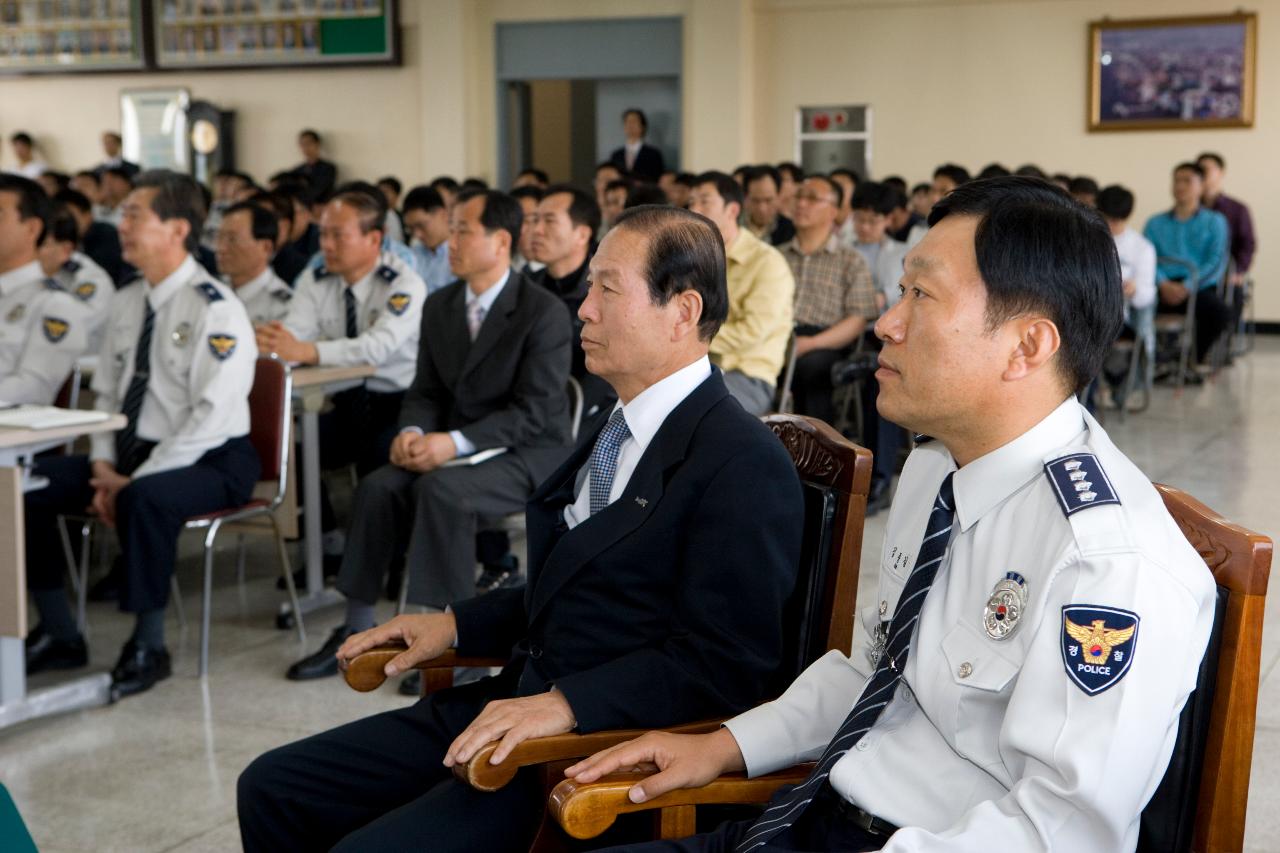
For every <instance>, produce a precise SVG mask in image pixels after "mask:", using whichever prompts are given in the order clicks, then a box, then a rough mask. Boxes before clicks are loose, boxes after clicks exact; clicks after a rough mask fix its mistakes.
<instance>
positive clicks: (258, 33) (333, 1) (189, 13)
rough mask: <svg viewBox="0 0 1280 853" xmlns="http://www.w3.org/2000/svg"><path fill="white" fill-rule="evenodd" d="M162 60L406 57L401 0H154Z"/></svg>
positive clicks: (308, 61) (294, 61) (394, 60)
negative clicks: (402, 44) (400, 28)
mask: <svg viewBox="0 0 1280 853" xmlns="http://www.w3.org/2000/svg"><path fill="white" fill-rule="evenodd" d="M151 4H152V10H151V12H152V26H153V31H154V39H155V64H156V67H157V68H161V69H172V68H253V67H263V66H272V65H287V66H290V67H294V66H298V65H350V64H364V65H368V64H387V65H394V64H398V63H399V61H400V56H399V53H400V52H399V45H398V40H397V38H396V34H397V31H398V28H397V21H396V18H397V9H396V3H395V2H394V0H151Z"/></svg>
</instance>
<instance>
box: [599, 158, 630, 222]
mask: <svg viewBox="0 0 1280 853" xmlns="http://www.w3.org/2000/svg"><path fill="white" fill-rule="evenodd" d="M622 177H624V174H623V171H622V169H620V168H618V167H617V166H615V165H613V163H611V162H610V161H608V160H606V161H604V162H603V163H601V164H600V165H598V166H596V176H595V181H594V182H593V184H592V186H593V188H594V189H595V191H596V204H598V205H600V210H601V211H603V210H604V192H605V190H606V189H607V188H608V186H609V184H611V183H613V182H614V181H617V180H619V179H621V178H622Z"/></svg>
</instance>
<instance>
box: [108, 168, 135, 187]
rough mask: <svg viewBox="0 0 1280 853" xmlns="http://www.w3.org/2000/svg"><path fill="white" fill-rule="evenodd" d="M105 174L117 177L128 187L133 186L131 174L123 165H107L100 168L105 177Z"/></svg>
mask: <svg viewBox="0 0 1280 853" xmlns="http://www.w3.org/2000/svg"><path fill="white" fill-rule="evenodd" d="M107 175H111V176H113V177H116V178H119V179H120V180H122V181H124V182H125V183H126V184H128V185H129V186H130V187H132V186H134V182H133V175H131V174H129V170H128V169H126V168H125V167H124V166H108V167H107V168H105V169H103V170H102V176H103V177H104V178H105V177H106V176H107Z"/></svg>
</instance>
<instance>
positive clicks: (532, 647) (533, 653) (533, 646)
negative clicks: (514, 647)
mask: <svg viewBox="0 0 1280 853" xmlns="http://www.w3.org/2000/svg"><path fill="white" fill-rule="evenodd" d="M529 657H531V658H533V659H534V660H537V659H538V658H540V657H542V646H540V645H538V644H537V643H530V644H529Z"/></svg>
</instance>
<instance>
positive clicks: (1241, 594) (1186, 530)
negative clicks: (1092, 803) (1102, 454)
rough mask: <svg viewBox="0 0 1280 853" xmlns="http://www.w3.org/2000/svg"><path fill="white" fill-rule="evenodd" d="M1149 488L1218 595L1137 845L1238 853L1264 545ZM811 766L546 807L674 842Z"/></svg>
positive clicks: (574, 819)
mask: <svg viewBox="0 0 1280 853" xmlns="http://www.w3.org/2000/svg"><path fill="white" fill-rule="evenodd" d="M1156 488H1157V489H1158V490H1159V492H1160V494H1161V496H1162V497H1163V498H1164V502H1165V506H1166V507H1167V508H1168V509H1169V513H1170V514H1171V515H1172V516H1173V518H1174V520H1175V521H1176V522H1177V523H1178V527H1180V528H1181V529H1182V532H1183V535H1185V536H1186V537H1187V540H1188V541H1189V542H1190V543H1191V544H1192V546H1194V547H1195V549H1196V550H1197V551H1198V552H1199V553H1200V555H1201V556H1202V557H1203V558H1204V561H1205V563H1206V564H1207V565H1208V566H1209V568H1210V569H1211V570H1212V571H1213V576H1214V579H1215V580H1216V581H1217V583H1218V589H1219V595H1218V609H1217V614H1216V615H1217V621H1216V623H1215V627H1214V632H1213V636H1212V637H1211V638H1210V642H1209V649H1208V650H1207V651H1206V654H1205V662H1204V664H1202V666H1201V669H1200V679H1199V682H1198V684H1197V687H1196V690H1195V692H1194V693H1193V694H1192V696H1191V697H1190V698H1188V700H1187V706H1186V708H1185V709H1184V711H1183V715H1182V719H1181V721H1180V725H1179V734H1178V742H1177V745H1176V746H1175V748H1174V761H1173V762H1171V764H1170V766H1169V769H1168V770H1167V771H1166V773H1165V777H1164V780H1163V781H1162V782H1161V784H1160V787H1159V788H1158V789H1157V791H1156V794H1155V796H1154V797H1153V798H1152V802H1151V803H1150V804H1148V806H1147V809H1146V810H1145V811H1144V812H1143V817H1142V829H1141V833H1140V836H1139V842H1138V847H1139V849H1140V850H1144V851H1185V850H1194V851H1196V853H1227V852H1228V851H1237V850H1240V849H1242V848H1243V846H1244V822H1245V811H1246V806H1247V803H1248V797H1249V770H1250V764H1251V762H1252V758H1253V735H1254V721H1255V714H1256V711H1257V704H1258V669H1259V663H1260V656H1261V649H1262V614H1263V606H1264V604H1265V603H1266V594H1267V577H1268V575H1269V574H1270V571H1271V550H1272V543H1271V540H1270V539H1269V538H1267V537H1266V536H1262V535H1260V534H1257V533H1253V532H1251V531H1249V530H1246V529H1245V528H1243V527H1240V526H1239V525H1236V524H1232V523H1231V522H1229V521H1227V520H1226V519H1224V518H1222V517H1221V516H1219V515H1218V514H1217V513H1215V512H1214V511H1213V510H1211V509H1209V508H1208V507H1207V506H1205V505H1204V504H1202V503H1200V502H1199V501H1197V500H1196V499H1195V498H1193V497H1191V496H1190V495H1188V494H1186V493H1185V492H1181V491H1179V490H1178V489H1175V488H1172V487H1170V486H1163V485H1157V486H1156ZM810 769H811V765H799V766H796V767H791V768H788V769H786V770H781V771H779V772H777V773H771V774H769V775H766V776H760V777H757V778H755V779H748V778H746V776H745V775H744V774H741V773H734V774H728V775H725V776H722V777H720V778H719V779H717V780H715V781H714V782H712V783H711V784H710V785H707V786H706V787H703V788H697V789H690V790H682V791H672V792H670V793H668V794H664V795H662V796H660V797H655V798H654V799H652V800H650V801H649V802H646V803H642V804H640V805H636V804H634V803H632V802H631V801H630V800H629V799H627V790H628V789H629V788H630V787H631V786H632V785H633V784H635V783H636V782H637V781H639V779H640V778H643V775H644V774H635V773H616V774H612V775H610V776H607V777H605V778H603V779H601V780H599V781H598V782H593V783H591V784H586V785H580V784H578V783H576V782H574V781H573V780H571V779H566V780H564V781H562V782H560V783H559V784H558V785H557V786H556V787H555V789H554V790H553V791H552V793H551V800H550V805H549V808H548V811H549V812H550V814H551V816H552V817H554V818H555V819H556V821H557V822H558V823H559V824H560V826H561V827H562V828H563V829H564V830H565V831H566V832H567V833H568V834H569V835H571V836H573V837H574V838H579V839H587V838H594V837H596V836H597V835H599V834H600V833H602V832H604V831H605V830H606V829H608V828H609V827H610V826H611V825H612V824H613V822H614V820H616V818H617V816H618V815H620V814H627V813H630V812H637V811H644V810H650V809H657V810H658V811H659V813H660V814H661V815H662V817H661V818H660V819H659V820H658V821H657V824H658V826H659V828H660V831H661V833H662V834H661V835H660V837H661V838H664V839H674V838H681V837H684V836H687V835H690V834H692V833H693V832H694V819H695V809H696V807H697V806H699V805H707V804H712V803H717V804H762V803H765V802H767V801H768V800H769V798H770V797H772V796H773V794H774V793H775V792H776V791H777V789H778V788H780V787H782V786H783V785H795V784H798V783H800V782H802V781H804V779H805V778H807V777H808V774H809V770H810Z"/></svg>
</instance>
